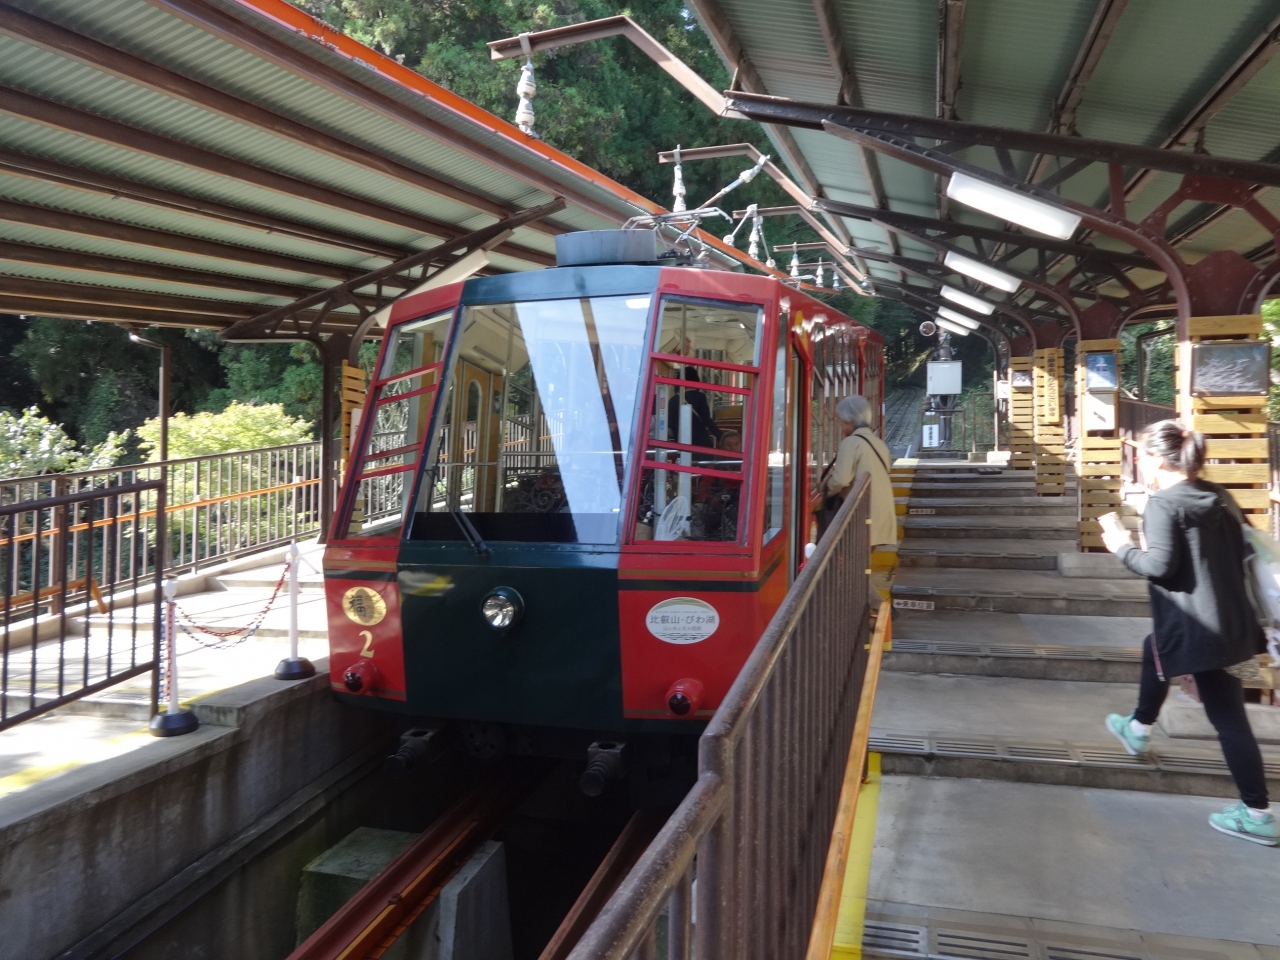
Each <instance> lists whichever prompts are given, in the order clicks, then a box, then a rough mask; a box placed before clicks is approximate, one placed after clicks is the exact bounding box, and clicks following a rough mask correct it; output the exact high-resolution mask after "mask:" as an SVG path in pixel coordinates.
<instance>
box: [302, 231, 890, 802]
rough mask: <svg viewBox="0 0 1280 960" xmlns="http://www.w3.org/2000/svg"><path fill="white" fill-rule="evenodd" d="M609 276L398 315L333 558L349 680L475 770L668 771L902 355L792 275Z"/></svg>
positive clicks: (327, 564)
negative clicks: (827, 468)
mask: <svg viewBox="0 0 1280 960" xmlns="http://www.w3.org/2000/svg"><path fill="white" fill-rule="evenodd" d="M632 242H634V241H632ZM654 246H655V250H656V244H655V245H654ZM578 247H579V248H582V247H583V245H582V244H578ZM586 249H588V250H591V249H594V248H593V246H592V245H591V244H590V243H588V244H587V245H586ZM606 258H607V254H601V253H597V254H595V255H592V254H591V253H588V254H587V255H586V256H582V255H581V254H579V255H578V256H577V257H576V259H577V260H578V261H580V262H577V263H575V264H574V265H571V266H570V265H564V261H565V257H564V256H563V255H562V256H561V257H560V261H559V262H560V263H561V265H560V266H558V267H556V268H554V269H548V270H544V271H538V272H530V273H519V274H511V275H504V276H494V277H487V278H482V279H473V280H469V281H467V282H465V283H456V284H453V285H450V286H446V287H442V288H439V289H436V290H431V291H429V292H425V293H422V294H419V295H416V296H411V297H407V298H405V299H403V300H401V301H399V302H398V303H397V304H396V306H395V307H394V309H393V311H392V314H391V317H390V320H389V322H388V326H387V330H386V334H385V338H384V341H383V346H382V350H381V355H380V358H379V360H378V366H377V368H376V373H375V376H374V377H373V378H372V381H371V387H370V393H369V396H368V398H367V401H366V406H365V408H364V410H363V415H362V417H361V423H360V427H359V432H358V435H357V439H356V443H355V444H354V445H353V454H352V459H351V463H350V465H349V469H348V472H347V475H346V481H345V485H344V488H343V490H342V494H341V497H340V499H339V507H338V510H337V511H336V516H335V525H334V528H333V530H332V531H331V535H330V540H329V544H328V546H327V548H326V551H325V557H324V568H325V587H326V594H327V605H328V619H329V643H330V660H329V663H330V679H331V683H332V686H333V689H334V690H335V691H336V692H337V694H338V695H339V696H340V697H341V698H344V699H346V700H348V701H350V702H352V703H356V704H360V705H363V706H369V707H376V708H379V709H384V710H392V711H399V712H402V713H404V714H407V715H411V716H414V717H422V718H431V719H434V720H440V721H447V722H450V723H451V724H453V725H454V726H455V728H456V729H457V730H458V731H459V732H460V733H461V735H462V738H463V740H464V742H465V743H466V744H467V746H468V748H469V749H470V750H471V751H472V752H473V753H475V754H477V755H481V756H484V755H493V754H496V753H500V752H503V751H506V750H513V751H517V752H533V753H549V754H552V755H560V756H568V757H578V758H586V757H587V756H588V752H589V751H590V752H591V755H592V756H593V757H594V758H595V759H596V761H597V762H596V763H595V764H594V766H593V769H594V770H595V771H596V773H597V774H599V773H601V772H602V771H603V773H605V774H607V773H608V772H609V771H610V770H611V769H612V768H614V767H619V763H618V761H620V760H622V759H624V757H623V753H624V751H622V750H621V748H619V747H618V746H617V745H618V744H619V743H626V744H627V745H628V746H627V747H626V750H625V754H627V756H626V757H625V762H626V766H627V767H628V768H629V769H630V772H631V773H632V774H637V773H638V772H640V771H644V770H650V771H651V772H652V773H653V775H654V777H658V776H660V775H661V774H660V768H663V767H664V765H666V766H668V767H669V766H670V765H671V764H672V763H674V762H676V761H675V760H673V757H674V756H675V755H680V756H682V757H683V758H684V760H686V761H688V762H687V764H684V765H685V766H687V767H688V769H690V770H691V769H692V758H693V752H692V751H693V747H692V745H693V743H694V738H693V737H689V736H676V737H673V736H672V734H694V733H698V732H700V731H701V729H702V728H703V726H704V725H705V721H706V720H707V718H709V717H710V716H711V715H712V713H713V712H714V711H715V709H716V707H717V706H718V705H719V703H720V701H721V698H722V697H723V696H724V695H725V693H726V692H727V690H728V688H729V686H730V684H731V683H732V682H733V680H734V678H735V676H736V675H737V673H738V671H739V669H740V668H741V666H742V664H743V662H744V661H745V659H746V658H747V656H748V654H749V653H750V651H751V650H752V648H753V646H754V645H755V643H756V641H757V640H758V639H759V637H760V635H761V633H762V631H763V630H764V628H765V626H766V624H767V623H768V621H769V619H770V618H771V617H772V615H773V613H774V612H775V611H776V610H777V608H778V605H779V604H780V603H781V601H782V599H783V597H784V595H785V594H786V591H787V588H788V586H789V584H790V583H791V582H792V580H793V579H794V578H795V575H796V573H797V571H798V569H799V567H800V565H801V564H802V563H803V560H804V557H805V545H806V543H807V542H808V541H810V540H811V539H812V538H813V537H814V536H815V530H816V527H815V525H814V522H813V511H814V510H815V509H816V507H817V505H818V503H819V502H820V500H821V497H820V494H819V491H818V483H819V475H820V473H821V470H822V466H823V465H824V464H826V463H828V462H829V461H830V460H831V459H833V458H834V456H835V450H836V446H837V444H838V442H839V440H840V436H841V435H840V432H839V429H838V425H837V422H836V419H835V415H834V411H835V404H836V402H837V401H838V399H839V398H840V397H842V396H845V395H848V394H851V393H862V394H863V395H865V396H866V397H867V398H868V399H869V400H870V401H871V402H872V406H873V409H876V410H879V409H880V408H881V406H882V361H881V356H882V340H881V337H880V336H879V335H878V334H877V333H876V332H875V331H874V330H872V329H870V328H868V327H866V326H863V325H861V324H859V323H857V322H855V321H853V320H851V319H850V318H848V317H845V316H843V315H840V314H838V313H835V312H834V311H832V310H831V309H830V308H829V307H827V306H826V305H825V304H823V303H821V302H820V301H818V300H816V299H813V298H811V297H809V296H807V295H805V294H804V293H802V292H799V291H797V290H795V289H792V288H791V287H789V286H787V285H785V284H783V283H781V282H779V281H778V280H775V279H772V278H768V277H760V276H748V275H743V274H739V273H734V272H728V271H717V270H709V269H695V268H690V267H680V266H666V265H663V264H662V263H661V261H658V260H656V259H655V260H653V261H652V262H650V263H639V264H637V263H600V262H598V261H599V260H602V259H606ZM581 261H585V262H581ZM593 261H596V262H593ZM678 741H682V742H683V743H684V747H680V746H679V745H678V744H677V742H678ZM673 744H676V745H675V746H673ZM673 751H674V754H673ZM677 765H680V764H677ZM619 768H620V767H619ZM633 779H636V778H635V777H633ZM585 786H586V784H585V782H584V787H585ZM596 786H597V787H598V783H597V784H596Z"/></svg>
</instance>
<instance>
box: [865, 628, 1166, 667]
mask: <svg viewBox="0 0 1280 960" xmlns="http://www.w3.org/2000/svg"><path fill="white" fill-rule="evenodd" d="M1150 632H1151V621H1150V619H1148V618H1146V617H1105V616H1088V615H1085V616H1059V615H1053V614H1019V613H989V612H983V613H957V612H955V611H952V610H935V611H933V612H927V611H919V610H895V611H894V615H893V648H892V649H891V650H890V651H889V652H888V653H886V654H885V660H884V669H885V670H888V671H893V672H896V673H932V674H955V675H962V676H983V677H1013V678H1018V679H1032V680H1082V681H1090V682H1094V683H1137V682H1138V676H1139V673H1140V665H1141V658H1142V656H1141V655H1142V640H1143V638H1144V637H1145V636H1146V635H1147V634H1148V633H1150Z"/></svg>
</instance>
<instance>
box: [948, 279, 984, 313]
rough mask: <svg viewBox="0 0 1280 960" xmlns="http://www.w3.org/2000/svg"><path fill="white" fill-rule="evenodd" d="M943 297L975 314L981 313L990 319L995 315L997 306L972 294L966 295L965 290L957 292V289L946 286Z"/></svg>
mask: <svg viewBox="0 0 1280 960" xmlns="http://www.w3.org/2000/svg"><path fill="white" fill-rule="evenodd" d="M942 295H943V296H944V297H946V298H947V299H948V300H950V301H952V302H953V303H958V304H960V306H962V307H968V308H969V309H970V310H972V311H973V312H974V313H980V314H982V315H983V316H984V317H989V316H991V314H993V313H995V309H996V305H995V304H994V303H989V302H988V301H986V300H983V299H982V298H981V297H975V296H973V295H972V294H969V293H965V292H964V291H963V290H957V289H956V288H955V287H948V286H944V287H943V288H942Z"/></svg>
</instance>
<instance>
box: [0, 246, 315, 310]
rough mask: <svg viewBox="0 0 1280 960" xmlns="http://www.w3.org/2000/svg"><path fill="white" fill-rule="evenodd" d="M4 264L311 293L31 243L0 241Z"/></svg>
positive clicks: (277, 293) (266, 292)
mask: <svg viewBox="0 0 1280 960" xmlns="http://www.w3.org/2000/svg"><path fill="white" fill-rule="evenodd" d="M4 260H8V261H11V262H13V263H34V264H39V265H41V266H46V267H64V268H66V269H69V270H77V271H82V272H84V273H96V274H102V275H104V276H112V277H132V278H135V279H139V280H160V281H162V282H164V283H177V284H183V285H186V286H193V287H213V288H215V289H218V290H235V291H238V292H240V293H256V294H260V295H263V296H268V297H286V298H288V299H290V300H296V299H298V298H299V297H303V296H306V295H307V294H308V293H310V292H311V289H310V288H308V287H303V286H298V285H295V284H291V283H276V282H275V281H272V280H259V279H258V278H256V277H239V276H234V275H232V274H227V273H215V272H214V271H212V270H193V269H190V268H188V267H170V266H166V265H164V264H158V263H150V262H148V261H145V260H128V259H125V258H124V257H111V256H105V255H103V254H96V253H83V252H82V251H79V250H67V249H64V248H62V247H44V246H39V245H37V244H31V243H14V242H11V241H8V240H0V261H4ZM0 283H2V281H0Z"/></svg>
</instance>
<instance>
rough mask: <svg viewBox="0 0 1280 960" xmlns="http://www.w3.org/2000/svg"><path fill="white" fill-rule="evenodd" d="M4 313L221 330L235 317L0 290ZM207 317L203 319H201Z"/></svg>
mask: <svg viewBox="0 0 1280 960" xmlns="http://www.w3.org/2000/svg"><path fill="white" fill-rule="evenodd" d="M0 313H12V314H19V315H22V314H34V315H36V316H40V317H63V318H66V319H69V320H107V321H112V322H122V323H146V324H147V325H149V326H156V327H202V328H206V329H214V330H218V329H221V328H222V327H225V326H227V325H229V324H230V323H231V322H232V321H231V320H229V319H226V318H201V317H200V316H199V315H198V314H191V313H174V312H171V311H166V310H147V311H145V312H144V311H139V310H136V309H134V308H133V307H122V306H118V305H111V304H101V303H86V302H81V301H71V300H43V299H41V298H39V297H19V296H12V295H10V294H6V293H0ZM202 319H203V322H201V321H202Z"/></svg>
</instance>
